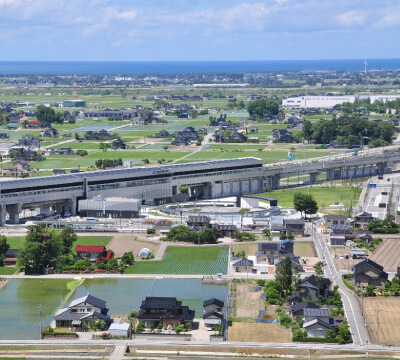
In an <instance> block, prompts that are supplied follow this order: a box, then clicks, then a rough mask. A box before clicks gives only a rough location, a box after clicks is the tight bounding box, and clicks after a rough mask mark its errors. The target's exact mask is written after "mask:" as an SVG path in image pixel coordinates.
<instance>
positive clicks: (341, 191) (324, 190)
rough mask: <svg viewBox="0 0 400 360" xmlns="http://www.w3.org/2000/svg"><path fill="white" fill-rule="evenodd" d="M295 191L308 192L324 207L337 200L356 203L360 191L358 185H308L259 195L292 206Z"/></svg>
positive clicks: (344, 202) (344, 203) (345, 203)
mask: <svg viewBox="0 0 400 360" xmlns="http://www.w3.org/2000/svg"><path fill="white" fill-rule="evenodd" d="M295 192H300V193H309V194H311V195H312V196H313V197H314V199H315V200H316V202H317V204H318V206H319V207H326V206H329V205H332V204H334V203H335V202H339V203H341V204H343V205H345V206H350V205H351V204H353V205H354V204H356V203H357V201H358V198H359V196H360V193H361V188H360V187H354V188H349V187H317V186H315V187H308V188H301V189H285V190H278V191H271V192H267V193H261V194H259V195H261V196H268V197H272V198H274V199H278V205H279V206H284V207H293V195H294V193H295Z"/></svg>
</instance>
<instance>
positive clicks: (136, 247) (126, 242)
mask: <svg viewBox="0 0 400 360" xmlns="http://www.w3.org/2000/svg"><path fill="white" fill-rule="evenodd" d="M157 247H158V246H157V245H155V244H154V243H151V242H147V241H142V240H138V239H136V238H134V237H132V236H114V237H113V238H112V240H111V241H110V242H109V244H108V248H109V249H110V250H112V251H114V254H115V256H122V255H123V254H124V253H125V252H128V251H133V255H134V256H135V257H137V256H138V255H139V252H140V250H141V249H143V248H147V249H149V250H150V251H151V252H152V253H153V254H154V253H155V252H156V251H157Z"/></svg>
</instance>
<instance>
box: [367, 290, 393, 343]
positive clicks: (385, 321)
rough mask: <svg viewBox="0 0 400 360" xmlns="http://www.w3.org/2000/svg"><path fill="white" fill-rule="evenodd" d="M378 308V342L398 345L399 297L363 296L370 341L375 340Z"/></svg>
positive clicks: (374, 341)
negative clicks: (377, 311) (377, 310)
mask: <svg viewBox="0 0 400 360" xmlns="http://www.w3.org/2000/svg"><path fill="white" fill-rule="evenodd" d="M376 309H379V310H380V311H379V344H380V345H394V346H399V345H400V297H382V296H379V297H374V298H364V314H365V318H366V321H367V324H368V327H369V335H370V337H371V342H373V343H376V342H377V336H376V330H377V321H376V320H377V316H376Z"/></svg>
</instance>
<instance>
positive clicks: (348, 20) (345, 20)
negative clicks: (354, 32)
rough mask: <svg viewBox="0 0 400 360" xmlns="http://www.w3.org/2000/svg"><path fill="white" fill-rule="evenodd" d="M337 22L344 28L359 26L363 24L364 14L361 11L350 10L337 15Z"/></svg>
mask: <svg viewBox="0 0 400 360" xmlns="http://www.w3.org/2000/svg"><path fill="white" fill-rule="evenodd" d="M338 20H339V22H340V23H341V24H343V25H344V26H359V25H363V24H365V21H366V14H365V13H364V12H362V11H358V10H352V11H348V12H346V13H343V14H339V15H338Z"/></svg>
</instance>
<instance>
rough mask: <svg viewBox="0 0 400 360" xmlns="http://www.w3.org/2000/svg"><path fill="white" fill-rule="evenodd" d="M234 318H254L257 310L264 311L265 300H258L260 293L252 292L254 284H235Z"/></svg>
mask: <svg viewBox="0 0 400 360" xmlns="http://www.w3.org/2000/svg"><path fill="white" fill-rule="evenodd" d="M236 285H237V288H236V317H238V318H254V319H255V318H256V317H257V316H258V313H259V310H264V309H265V300H261V299H260V295H261V294H262V291H258V292H254V291H253V288H254V287H255V286H257V285H256V284H247V283H238V284H236Z"/></svg>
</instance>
